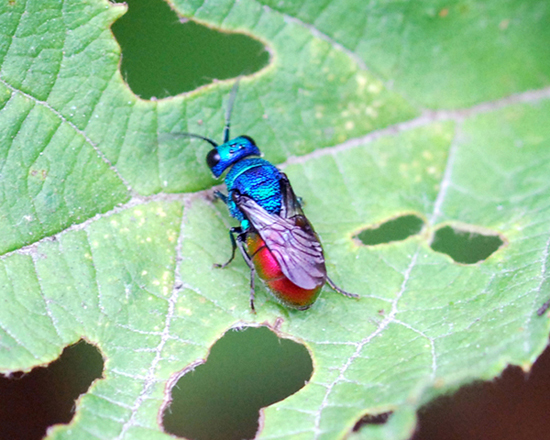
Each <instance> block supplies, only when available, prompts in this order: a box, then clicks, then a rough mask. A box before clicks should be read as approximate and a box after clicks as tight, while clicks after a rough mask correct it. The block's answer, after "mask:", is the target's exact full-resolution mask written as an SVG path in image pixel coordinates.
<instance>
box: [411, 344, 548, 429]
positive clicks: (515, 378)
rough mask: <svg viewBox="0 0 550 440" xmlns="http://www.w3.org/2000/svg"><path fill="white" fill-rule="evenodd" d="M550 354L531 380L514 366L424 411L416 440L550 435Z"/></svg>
mask: <svg viewBox="0 0 550 440" xmlns="http://www.w3.org/2000/svg"><path fill="white" fill-rule="evenodd" d="M548 390H550V350H549V349H548V348H547V349H546V350H545V351H544V352H543V354H542V355H541V356H540V357H539V359H538V360H537V361H536V362H535V364H534V365H533V368H532V369H531V371H530V372H529V373H528V374H526V373H524V372H523V371H522V370H521V369H520V368H518V367H515V366H510V367H508V368H507V369H506V370H504V372H503V374H502V376H500V377H498V378H496V379H495V380H493V381H490V382H476V383H474V384H471V385H467V386H464V387H462V388H460V389H459V390H458V391H457V392H456V393H454V394H453V395H448V396H442V397H440V398H438V399H436V400H435V401H433V402H432V403H430V404H428V405H426V406H425V407H423V408H421V410H420V411H419V414H418V416H419V417H418V429H417V431H416V433H415V435H414V437H413V440H432V439H437V440H464V439H487V440H492V439H498V440H535V439H536V440H538V439H547V438H549V435H548V433H549V432H550V417H548V414H550V398H548Z"/></svg>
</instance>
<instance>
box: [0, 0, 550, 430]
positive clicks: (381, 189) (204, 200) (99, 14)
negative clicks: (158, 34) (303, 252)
mask: <svg viewBox="0 0 550 440" xmlns="http://www.w3.org/2000/svg"><path fill="white" fill-rule="evenodd" d="M477 3H479V2H477ZM477 3H475V2H458V1H457V2H454V3H453V2H451V3H449V2H447V3H445V4H444V5H443V4H441V5H439V4H438V3H437V2H433V5H431V6H428V5H427V4H426V3H423V4H422V6H420V5H414V6H410V5H409V3H399V2H398V3H391V4H387V3H386V2H382V1H378V2H374V3H372V4H370V5H369V6H368V7H366V6H363V3H361V2H360V1H352V0H349V1H347V2H334V3H327V2H313V1H312V2H301V3H297V2H288V4H286V3H285V2H274V3H273V4H271V3H269V2H266V4H261V3H259V2H253V1H251V0H241V1H240V2H233V1H229V0H227V1H222V0H219V1H216V2H203V1H197V2H194V1H189V2H187V1H181V2H174V4H173V6H174V8H175V9H176V10H177V11H178V12H179V13H180V14H182V15H184V16H186V17H190V18H192V19H194V20H196V21H198V22H202V23H205V24H207V25H209V26H213V27H219V28H220V29H222V30H224V31H233V32H236V31H239V32H246V33H248V34H250V35H252V36H254V37H255V38H257V39H259V40H261V41H263V42H264V43H265V44H266V45H267V46H268V47H269V49H270V52H271V53H272V59H271V61H270V64H269V65H268V66H267V67H266V68H265V69H264V70H262V71H261V72H259V73H257V74H255V75H253V76H251V77H245V78H243V79H242V80H241V84H240V91H239V95H238V98H237V102H236V105H235V111H234V113H233V117H232V118H233V119H232V130H233V132H234V133H246V134H249V135H251V136H252V137H254V138H255V140H256V142H257V144H258V145H260V146H261V148H262V151H263V152H264V153H265V157H266V158H267V159H268V160H271V161H273V162H274V163H276V164H279V165H280V166H281V167H282V168H284V170H285V173H287V174H288V176H289V178H290V180H291V182H292V184H293V187H294V189H295V191H296V193H297V194H298V195H300V196H301V197H303V199H304V200H305V202H306V204H305V211H306V213H307V215H308V218H309V219H310V220H311V222H312V223H313V224H314V225H315V228H316V230H317V232H318V233H319V235H320V237H321V239H322V241H323V244H324V248H325V253H326V257H327V268H328V271H329V274H330V276H331V277H332V278H333V279H334V281H335V282H336V283H337V284H338V285H341V286H342V287H344V288H345V289H346V290H349V291H351V292H356V293H358V294H359V295H360V296H361V298H360V299H359V300H353V299H349V298H345V297H343V296H341V295H339V294H337V293H334V292H333V291H331V290H330V289H328V288H325V289H324V290H323V293H322V295H321V297H320V298H319V300H318V301H317V302H316V303H315V305H314V306H313V307H312V308H311V309H309V310H307V311H301V312H300V311H293V310H288V309H285V308H284V307H283V306H281V305H279V304H278V303H277V302H276V301H275V300H274V299H273V298H272V297H271V296H270V295H269V293H268V292H267V291H266V289H265V288H264V287H263V286H259V287H258V289H257V295H256V307H257V309H258V314H257V315H254V314H252V313H251V311H250V310H249V307H248V289H249V288H248V285H249V270H248V268H247V266H246V265H245V263H244V262H243V261H241V260H238V261H237V260H236V261H235V262H234V263H233V264H232V265H231V266H230V267H228V268H226V269H224V270H212V264H213V263H215V262H220V261H222V260H223V259H224V258H226V257H227V256H228V254H229V250H230V245H229V242H228V240H227V226H228V225H229V224H232V225H233V224H235V223H234V221H233V220H232V219H230V218H229V215H228V213H227V210H226V209H225V207H224V206H222V204H220V203H213V202H212V201H211V198H210V192H209V191H204V190H210V188H211V187H212V186H213V185H214V184H215V181H214V180H213V179H212V178H211V177H210V175H209V171H208V169H207V166H206V165H205V163H204V157H205V155H206V152H207V148H208V146H207V145H203V144H202V143H199V142H196V141H189V140H185V141H182V140H181V139H173V140H169V137H167V136H165V134H169V133H172V132H181V131H189V132H193V133H200V134H202V135H205V136H209V137H213V138H215V139H218V140H220V136H221V132H222V128H223V124H224V114H225V108H226V105H227V99H228V91H229V89H230V87H231V85H232V82H231V81H228V82H224V83H215V84H212V85H210V86H207V87H204V88H201V89H200V90H197V91H195V92H193V93H191V94H188V95H183V96H177V97H173V98H168V99H164V100H159V101H145V100H141V99H139V98H138V97H136V96H135V95H134V94H133V93H132V92H131V91H130V90H129V89H128V88H127V86H125V84H124V82H123V80H122V77H121V75H120V73H119V71H118V62H119V58H120V52H119V48H118V46H117V44H116V42H115V40H114V38H113V36H112V34H111V32H110V29H109V26H110V25H111V24H112V23H113V22H114V21H115V20H116V19H117V18H118V17H120V16H121V15H122V14H123V13H124V7H123V6H120V5H112V4H110V3H108V2H107V1H100V0H88V1H76V0H66V1H64V2H61V1H57V0H55V1H54V0H27V1H26V2H25V1H19V0H16V1H12V2H5V3H4V4H3V5H2V6H0V61H1V63H2V67H1V70H0V98H1V110H0V127H1V131H0V176H1V177H0V185H1V189H2V191H1V192H0V252H1V253H2V257H0V258H1V259H0V304H2V307H0V371H2V372H5V373H9V372H12V371H18V370H25V371H27V370H29V369H31V368H33V367H34V366H36V365H42V364H45V363H48V362H50V361H52V360H53V359H55V358H56V357H58V356H59V354H60V353H61V351H62V349H63V347H65V346H66V345H68V344H71V343H73V342H75V341H77V340H79V339H81V338H85V339H86V340H88V341H90V342H91V343H93V344H95V345H97V347H98V348H99V349H100V351H101V353H102V354H103V356H104V358H105V372H104V375H103V378H102V379H101V380H98V381H96V382H95V383H94V385H93V386H92V387H91V388H90V390H89V391H88V393H87V394H86V395H84V396H83V397H82V398H81V399H80V400H79V402H78V405H77V410H76V415H75V418H74V419H73V421H72V422H71V424H69V425H66V426H65V425H64V426H57V427H55V428H54V429H53V430H51V431H50V433H49V436H48V437H47V438H50V439H54V438H55V439H65V438H67V439H69V438H71V439H72V438H94V437H96V438H117V439H139V438H147V439H152V438H155V439H156V438H158V439H164V438H166V439H167V438H171V437H170V436H169V435H168V434H164V433H163V432H162V429H161V427H160V426H159V424H158V421H157V417H158V414H159V412H160V411H161V408H162V405H163V402H164V401H165V400H166V399H167V396H166V392H167V390H166V387H167V384H168V383H169V381H171V380H172V379H173V378H174V377H176V375H177V374H178V373H179V372H181V371H182V370H184V369H185V368H187V367H189V366H190V365H194V364H196V363H197V362H198V361H200V360H201V359H204V358H206V357H207V354H208V350H209V347H211V346H212V344H213V343H214V342H215V341H216V340H217V339H219V338H220V337H221V335H222V334H223V333H224V332H226V331H227V330H228V329H230V328H232V327H239V326H243V325H260V324H266V323H267V324H268V325H270V326H271V327H273V328H276V329H277V331H278V332H279V334H281V335H284V336H288V337H291V338H293V339H295V340H299V341H301V342H303V343H304V344H305V345H306V346H307V348H308V349H309V351H310V353H311V355H312V358H313V364H314V373H313V376H312V378H311V380H310V382H309V383H308V384H307V385H306V386H305V387H304V388H302V389H301V390H300V391H299V392H297V393H296V394H294V395H292V396H291V397H289V398H287V399H285V400H284V401H281V402H279V403H276V404H274V405H272V406H270V407H269V408H267V409H266V410H265V418H264V423H263V427H262V431H261V432H260V434H259V438H274V437H276V438H293V439H295V438H322V439H333V438H343V437H344V436H345V435H348V434H349V433H350V431H351V429H352V428H353V426H354V425H355V423H356V422H357V421H358V420H359V419H360V418H361V417H362V416H363V415H364V414H367V413H368V414H378V413H383V412H387V411H392V412H393V414H392V415H391V416H390V418H389V420H388V422H387V423H386V424H385V425H380V426H374V425H368V426H365V427H363V428H362V429H361V430H360V431H359V432H357V433H354V434H352V436H355V437H358V438H379V439H396V438H402V439H405V438H407V437H408V436H409V435H411V433H412V432H413V431H414V425H415V412H416V411H417V410H418V408H419V407H420V406H421V405H423V404H424V403H426V402H428V401H430V400H431V399H433V398H434V397H435V396H437V395H440V394H441V393H445V392H449V391H451V390H454V389H456V388H457V387H458V386H459V385H461V384H463V383H466V382H469V381H472V380H477V379H491V378H493V377H495V376H496V375H498V374H500V373H501V372H502V370H503V369H504V368H505V367H506V366H507V365H508V364H516V365H521V366H522V367H523V368H525V369H528V368H529V367H530V365H531V364H532V363H533V362H534V360H535V359H536V357H537V356H538V355H539V354H540V353H541V351H542V350H543V349H544V347H545V346H546V343H547V338H548V333H549V327H550V323H549V320H548V319H547V317H539V316H537V313H536V312H537V309H538V308H539V307H540V305H541V304H542V303H543V302H544V301H546V300H547V299H548V298H549V297H550V283H549V281H548V269H547V267H548V264H549V253H550V252H549V249H550V234H549V232H548V227H547V225H548V222H549V220H550V195H549V194H550V192H549V191H548V177H547V176H548V175H549V174H550V160H549V159H550V149H549V146H550V141H549V139H550V128H549V127H550V100H549V98H550V92H549V89H548V88H546V89H540V90H538V91H534V92H527V91H528V90H529V89H532V88H542V87H548V83H549V77H550V64H549V63H548V59H550V58H549V57H548V56H547V55H548V54H547V51H548V45H546V44H545V42H546V41H547V40H548V27H547V26H545V25H544V23H546V22H547V21H548V18H550V17H549V15H550V10H549V6H548V5H547V2H545V1H542V0H540V1H535V2H529V3H525V2H521V1H520V0H515V1H513V0H508V1H506V2H504V3H503V2H496V1H495V2H484V3H483V5H481V4H477ZM445 11H446V12H445ZM348 20H349V21H348ZM506 20H509V21H506ZM496 36H499V38H496ZM519 92H525V93H523V94H518V95H512V96H510V94H512V93H519ZM487 100H490V101H489V102H485V101H487ZM479 103H482V104H479ZM473 104H479V105H474V106H472V105H473ZM466 105H468V106H470V107H468V108H467V109H465V110H458V111H453V110H452V108H455V107H460V106H466ZM423 106H427V107H432V108H439V109H442V110H441V111H438V112H423V108H422V107H423ZM406 215H415V216H416V217H418V218H420V219H422V220H423V222H424V226H423V228H422V230H421V231H420V233H418V234H416V235H413V236H411V237H409V238H407V239H405V240H402V241H394V242H390V243H383V244H379V245H375V246H365V245H363V244H362V243H360V242H359V240H357V239H356V238H354V237H356V236H357V234H358V233H359V232H360V231H362V230H364V229H366V228H373V227H376V226H377V225H380V224H383V223H385V222H387V221H389V220H391V219H395V218H398V217H400V216H406ZM445 226H451V227H452V228H455V229H458V230H460V231H467V232H471V233H472V234H475V233H478V234H482V235H493V236H498V237H500V239H501V240H502V242H503V245H502V246H501V247H500V248H499V249H497V250H496V251H495V252H494V253H493V254H492V255H490V256H489V257H488V258H486V259H485V260H483V261H480V262H478V263H476V264H459V263H456V262H455V261H454V260H453V259H452V258H451V257H449V256H448V255H446V254H444V253H440V252H436V251H434V249H433V248H432V247H431V242H432V239H433V236H434V234H435V232H436V231H437V230H438V229H440V228H442V227H445Z"/></svg>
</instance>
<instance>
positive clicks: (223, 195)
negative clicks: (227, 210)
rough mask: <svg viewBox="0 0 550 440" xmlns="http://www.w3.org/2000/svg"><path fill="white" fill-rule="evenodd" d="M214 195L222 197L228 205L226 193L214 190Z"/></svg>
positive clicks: (218, 197)
mask: <svg viewBox="0 0 550 440" xmlns="http://www.w3.org/2000/svg"><path fill="white" fill-rule="evenodd" d="M214 197H215V198H217V199H220V200H221V201H222V202H223V203H225V204H226V205H227V196H226V195H225V194H224V193H222V192H220V191H214Z"/></svg>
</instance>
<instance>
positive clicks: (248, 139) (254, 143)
mask: <svg viewBox="0 0 550 440" xmlns="http://www.w3.org/2000/svg"><path fill="white" fill-rule="evenodd" d="M241 137H242V138H245V139H246V140H247V141H248V142H250V143H251V144H252V145H256V142H254V139H252V138H251V137H250V136H247V135H246V134H243V135H242V136H241Z"/></svg>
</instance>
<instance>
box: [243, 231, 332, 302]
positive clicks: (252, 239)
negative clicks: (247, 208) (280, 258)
mask: <svg viewBox="0 0 550 440" xmlns="http://www.w3.org/2000/svg"><path fill="white" fill-rule="evenodd" d="M246 245H247V248H248V254H249V255H250V257H251V258H252V262H253V263H254V267H255V268H256V272H257V273H258V276H259V277H260V278H261V279H262V280H263V281H264V283H265V284H266V285H267V287H268V288H269V289H270V290H271V292H272V293H273V295H274V296H275V297H276V298H277V299H279V300H280V301H281V302H282V303H283V304H285V305H286V306H289V307H294V308H297V309H300V310H305V309H307V308H309V307H310V306H311V305H312V304H313V303H314V302H315V300H316V299H317V297H318V296H319V292H320V291H321V287H323V284H324V283H323V284H320V285H319V286H317V287H315V288H314V289H309V290H308V289H303V288H301V287H299V286H297V285H296V284H294V283H293V282H292V281H290V280H289V279H288V278H287V277H286V275H285V274H284V273H283V271H282V270H281V266H280V265H279V263H278V262H277V260H276V259H275V256H274V255H273V254H272V253H271V251H270V250H269V249H268V248H267V246H266V245H265V243H264V241H263V240H262V238H261V237H260V236H259V235H258V234H257V233H254V232H249V233H248V234H247V236H246Z"/></svg>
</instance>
